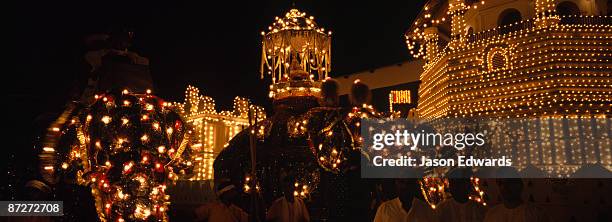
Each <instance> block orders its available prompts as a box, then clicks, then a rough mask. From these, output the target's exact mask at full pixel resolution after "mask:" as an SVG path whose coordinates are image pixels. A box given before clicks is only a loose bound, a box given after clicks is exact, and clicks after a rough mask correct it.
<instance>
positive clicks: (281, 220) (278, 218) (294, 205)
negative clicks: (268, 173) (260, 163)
mask: <svg viewBox="0 0 612 222" xmlns="http://www.w3.org/2000/svg"><path fill="white" fill-rule="evenodd" d="M282 183H283V184H282V189H283V196H282V197H280V198H278V199H276V200H275V201H274V202H272V204H271V205H270V208H269V209H268V212H267V214H266V221H275V222H309V221H310V215H309V214H308V209H306V205H305V204H304V201H302V199H300V198H299V197H296V196H294V194H293V192H294V185H293V184H294V183H295V180H294V179H293V177H291V176H286V177H285V178H284V179H283V182H282Z"/></svg>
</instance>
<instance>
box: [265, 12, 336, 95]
mask: <svg viewBox="0 0 612 222" xmlns="http://www.w3.org/2000/svg"><path fill="white" fill-rule="evenodd" d="M275 20H276V21H275V22H274V23H273V24H272V25H271V26H269V27H268V32H262V33H261V34H262V36H263V40H262V44H263V46H262V58H261V77H262V78H263V77H264V75H269V76H271V77H272V85H270V97H271V98H273V99H274V100H278V99H283V98H287V97H293V96H318V95H319V93H320V89H319V84H320V81H321V80H323V79H325V78H326V77H327V75H328V73H329V71H330V67H331V31H328V32H325V29H324V28H319V27H318V26H317V23H316V22H315V21H314V17H313V16H309V17H308V16H306V13H304V12H300V11H299V10H297V9H291V10H290V11H289V12H287V13H286V14H285V17H283V18H279V17H276V19H275Z"/></svg>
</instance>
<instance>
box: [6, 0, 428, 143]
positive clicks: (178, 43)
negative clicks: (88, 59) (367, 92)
mask: <svg viewBox="0 0 612 222" xmlns="http://www.w3.org/2000/svg"><path fill="white" fill-rule="evenodd" d="M212 3H213V1H191V2H188V3H176V2H174V1H163V2H151V1H144V2H139V3H134V2H132V1H123V2H112V1H95V2H94V1H91V2H90V1H78V2H71V3H68V2H64V1H40V2H34V1H20V2H19V3H16V4H17V5H9V4H7V5H4V6H3V9H4V10H3V15H4V16H7V15H8V16H9V18H8V19H5V21H9V24H8V26H5V27H3V35H4V36H7V35H8V36H10V37H11V38H10V40H9V41H8V42H5V43H8V44H5V46H8V48H9V49H13V50H14V51H13V52H11V53H8V54H7V53H5V55H10V60H9V67H11V66H12V67H13V68H12V69H10V68H9V69H8V71H6V70H7V69H5V74H4V75H8V76H10V77H11V80H7V78H5V81H3V83H4V85H5V87H3V90H6V91H8V92H7V93H3V97H8V103H5V104H12V105H13V106H12V107H13V108H11V109H10V110H11V111H12V112H14V113H12V114H10V115H11V118H9V123H10V124H11V125H16V126H18V128H17V129H24V130H26V131H25V132H28V133H17V134H16V135H17V137H14V142H17V144H16V146H14V147H12V149H14V150H20V149H22V148H30V149H31V143H32V139H31V138H32V136H34V135H35V133H32V131H33V130H35V129H36V128H37V127H40V126H39V125H35V120H36V119H37V118H38V119H40V117H41V116H42V115H43V114H45V113H46V114H47V115H48V116H53V115H54V114H57V113H58V112H59V111H61V110H62V107H63V105H64V104H65V103H66V101H67V99H68V94H69V90H70V89H71V87H72V85H73V84H74V81H75V80H76V79H78V78H77V71H78V64H79V61H80V59H81V58H82V56H83V53H84V44H83V38H84V37H85V36H86V35H87V34H91V33H96V32H104V31H107V30H109V29H110V28H113V27H114V28H118V27H119V28H121V27H127V28H131V29H132V30H133V31H134V32H135V34H136V37H135V40H134V46H133V48H132V49H133V50H134V51H136V52H138V53H140V54H141V55H143V56H146V57H148V58H149V59H150V61H151V72H152V75H153V79H154V83H155V89H154V91H155V94H157V95H158V96H161V97H162V98H166V99H169V100H174V101H182V99H183V94H184V90H185V88H186V86H187V85H188V84H191V85H194V86H197V87H199V88H200V90H201V92H203V94H205V95H208V96H212V97H213V98H214V99H215V100H216V102H217V108H218V109H219V108H222V109H228V108H231V103H232V99H233V98H234V97H235V96H244V97H247V98H251V99H252V100H253V101H255V103H257V104H263V105H266V106H269V104H270V101H269V99H268V98H267V87H268V84H269V80H260V79H259V73H258V72H259V62H260V53H261V52H260V50H261V49H260V47H261V45H260V34H259V33H260V32H261V31H262V30H264V29H266V28H267V26H268V25H269V24H271V23H272V22H273V20H274V16H281V15H284V13H285V12H286V11H288V10H289V9H290V8H291V4H292V3H291V1H282V0H268V1H221V2H219V1H214V4H212ZM295 5H296V6H297V8H299V9H301V10H302V11H305V12H306V13H307V14H309V15H313V16H315V20H316V21H317V22H318V24H319V26H321V27H325V28H326V29H329V30H332V31H333V33H334V34H333V43H332V49H333V50H332V52H333V55H332V57H333V59H332V76H338V75H343V74H348V73H351V72H355V71H361V70H366V69H371V68H376V67H379V66H383V65H388V64H393V63H397V62H400V61H403V60H407V59H409V55H408V52H407V49H406V46H405V44H404V39H403V32H404V31H405V30H406V29H407V28H408V27H409V25H410V23H411V21H412V20H413V19H414V16H415V15H416V14H417V13H418V11H419V10H420V8H421V7H422V5H423V1H405V0H404V1H396V0H388V1H338V0H304V1H299V0H296V3H295ZM4 101H7V100H4ZM15 116H16V117H21V118H13V117H15ZM15 120H20V122H14V121H15ZM43 122H44V121H43ZM38 123H40V121H39V122H38ZM16 131H17V130H16ZM19 131H20V130H19ZM19 131H17V132H19ZM21 132H24V131H21ZM22 146H26V147H22Z"/></svg>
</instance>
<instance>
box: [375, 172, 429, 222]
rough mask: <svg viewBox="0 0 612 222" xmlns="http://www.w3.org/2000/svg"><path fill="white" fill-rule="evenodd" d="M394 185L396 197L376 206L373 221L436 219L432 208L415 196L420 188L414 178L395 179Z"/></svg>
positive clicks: (390, 221)
mask: <svg viewBox="0 0 612 222" xmlns="http://www.w3.org/2000/svg"><path fill="white" fill-rule="evenodd" d="M395 186H396V189H397V194H398V197H397V198H395V199H392V200H389V201H385V202H383V203H382V204H381V205H380V206H379V207H378V210H377V211H376V216H375V217H374V222H395V221H397V222H408V221H409V222H413V221H414V222H436V221H437V218H436V216H435V214H434V211H433V209H431V207H429V205H428V204H426V203H425V202H424V201H422V200H420V199H418V198H417V194H418V192H419V191H420V188H419V185H418V182H417V180H416V179H397V180H396V181H395Z"/></svg>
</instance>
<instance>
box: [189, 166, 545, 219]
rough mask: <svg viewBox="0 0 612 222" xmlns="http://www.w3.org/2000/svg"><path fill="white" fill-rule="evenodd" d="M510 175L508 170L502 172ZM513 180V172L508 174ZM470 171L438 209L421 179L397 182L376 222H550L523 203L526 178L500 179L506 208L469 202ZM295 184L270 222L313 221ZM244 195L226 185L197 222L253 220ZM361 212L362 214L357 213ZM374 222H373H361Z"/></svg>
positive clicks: (460, 172)
mask: <svg viewBox="0 0 612 222" xmlns="http://www.w3.org/2000/svg"><path fill="white" fill-rule="evenodd" d="M501 170H505V171H508V169H501ZM503 174H504V175H508V172H503ZM470 176H471V171H470V170H469V169H455V170H453V171H451V172H449V174H448V175H447V178H448V182H449V183H448V185H449V186H448V190H447V191H448V193H449V194H450V195H449V196H450V197H449V198H447V199H445V200H443V201H442V202H440V203H439V204H437V205H436V207H435V208H432V207H431V206H430V204H428V203H427V202H426V201H425V200H424V197H423V195H422V192H421V188H420V184H419V181H418V179H415V178H398V179H393V182H392V184H393V188H394V189H395V197H394V198H389V199H388V200H386V201H383V202H382V203H379V204H378V207H375V211H374V212H375V213H374V216H373V221H374V222H404V221H418V222H446V221H456V222H500V221H501V222H546V221H549V219H548V216H547V215H546V214H545V213H544V211H543V210H542V209H540V208H539V207H537V206H535V205H534V204H533V203H530V202H528V201H523V199H522V198H521V195H522V192H523V186H524V185H523V181H522V179H521V178H519V177H518V174H517V177H513V178H498V179H495V181H496V185H497V186H498V188H499V191H500V195H501V203H499V204H497V205H495V206H492V207H486V206H484V205H482V204H481V203H477V202H476V201H473V200H471V199H470V198H469V195H470V192H471V191H472V189H473V187H472V183H471V181H470ZM293 182H294V181H293V179H292V178H285V179H283V184H282V190H283V194H284V195H283V196H281V197H279V198H278V199H276V200H275V201H273V202H272V204H270V206H269V207H268V209H267V210H266V211H265V212H266V213H265V221H278V222H307V221H310V216H309V212H308V208H307V207H306V204H305V203H304V201H302V200H301V199H300V198H298V197H296V196H294V194H293ZM238 193H239V190H237V189H236V187H235V186H234V185H232V184H230V183H221V184H220V185H219V186H218V188H217V195H218V197H219V198H218V201H216V202H212V203H207V204H205V205H203V206H201V207H199V208H197V209H196V212H195V214H196V221H211V222H225V221H228V222H233V221H236V222H238V221H240V222H244V221H250V220H249V216H248V214H247V213H246V212H245V211H244V210H242V209H240V208H239V207H238V206H237V205H236V203H235V202H233V201H232V200H235V199H236V196H237V195H238ZM355 213H357V212H355ZM361 219H362V221H371V220H372V218H361Z"/></svg>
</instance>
